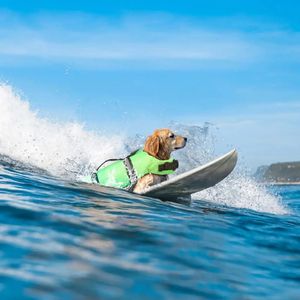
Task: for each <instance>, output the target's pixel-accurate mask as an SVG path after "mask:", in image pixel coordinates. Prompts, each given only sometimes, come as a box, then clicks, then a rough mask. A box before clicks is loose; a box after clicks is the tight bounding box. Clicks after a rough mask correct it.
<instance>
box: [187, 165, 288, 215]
mask: <svg viewBox="0 0 300 300" xmlns="http://www.w3.org/2000/svg"><path fill="white" fill-rule="evenodd" d="M193 199H195V200H196V199H203V200H207V201H212V202H214V203H217V204H222V205H227V206H232V207H237V208H247V209H252V210H255V211H259V212H266V213H273V214H288V213H290V211H289V210H288V209H287V208H286V207H285V206H284V205H283V203H282V202H281V199H279V197H276V196H275V195H272V194H270V193H269V192H268V191H267V189H266V188H265V187H264V186H262V185H260V184H258V183H257V182H256V181H255V180H254V179H252V178H251V177H249V176H247V175H245V174H243V173H241V172H239V171H234V172H233V173H232V174H231V175H230V176H229V177H227V178H226V179H225V180H223V181H222V182H220V183H219V184H217V185H216V186H214V187H212V188H210V189H207V190H204V191H202V192H199V193H197V194H194V195H193Z"/></svg>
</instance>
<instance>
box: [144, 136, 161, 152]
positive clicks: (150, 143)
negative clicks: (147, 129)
mask: <svg viewBox="0 0 300 300" xmlns="http://www.w3.org/2000/svg"><path fill="white" fill-rule="evenodd" d="M144 151H145V152H147V153H149V154H150V155H152V156H155V157H156V156H157V154H158V151H159V137H158V136H155V135H150V136H148V138H147V140H146V143H145V146H144Z"/></svg>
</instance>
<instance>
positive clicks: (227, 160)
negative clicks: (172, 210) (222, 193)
mask: <svg viewBox="0 0 300 300" xmlns="http://www.w3.org/2000/svg"><path fill="white" fill-rule="evenodd" d="M237 157H238V155H237V151H236V150H232V151H230V152H228V153H227V154H225V155H223V156H221V157H219V158H217V159H215V160H213V161H211V162H209V163H207V164H205V165H203V166H199V167H197V168H195V169H192V170H190V171H188V172H185V173H182V174H180V175H178V176H175V177H172V178H171V179H169V180H167V181H164V182H162V183H159V184H157V185H154V186H152V187H150V188H149V189H147V190H146V191H145V192H144V193H143V195H145V196H148V197H154V198H159V199H162V200H176V199H178V200H180V199H187V198H189V197H190V196H191V194H193V193H196V192H200V191H202V190H204V189H207V188H209V187H212V186H214V185H215V184H217V183H218V182H220V181H221V180H223V179H224V178H225V177H227V176H228V175H229V174H230V173H231V172H232V170H233V169H234V167H235V165H236V162H237Z"/></svg>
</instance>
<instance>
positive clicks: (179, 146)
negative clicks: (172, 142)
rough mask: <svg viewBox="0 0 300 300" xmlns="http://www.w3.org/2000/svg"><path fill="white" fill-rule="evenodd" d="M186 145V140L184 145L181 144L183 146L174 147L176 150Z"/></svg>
mask: <svg viewBox="0 0 300 300" xmlns="http://www.w3.org/2000/svg"><path fill="white" fill-rule="evenodd" d="M185 145H186V141H184V143H183V145H181V146H176V147H175V148H174V149H175V150H179V149H182V148H184V147H185Z"/></svg>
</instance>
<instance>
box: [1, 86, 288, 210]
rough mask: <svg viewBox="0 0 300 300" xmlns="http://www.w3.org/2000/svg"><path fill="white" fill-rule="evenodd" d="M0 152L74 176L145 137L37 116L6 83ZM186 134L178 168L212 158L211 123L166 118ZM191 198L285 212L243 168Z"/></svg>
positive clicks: (120, 154)
mask: <svg viewBox="0 0 300 300" xmlns="http://www.w3.org/2000/svg"><path fill="white" fill-rule="evenodd" d="M0 107H1V118H0V154H1V155H2V161H3V159H4V157H6V160H7V157H9V158H10V159H12V161H11V162H10V163H12V164H13V163H14V162H15V165H16V164H17V163H16V162H18V163H22V164H26V165H27V166H33V167H36V168H39V169H43V170H45V171H47V172H49V173H50V174H52V175H55V176H61V177H63V178H64V179H69V180H79V179H80V178H81V177H82V176H84V175H87V174H89V173H90V172H92V171H93V170H94V169H95V168H96V167H97V166H98V165H99V163H101V162H102V161H104V160H106V159H108V158H116V157H124V156H125V155H126V154H128V153H129V152H130V151H132V150H135V149H136V148H139V147H141V146H142V145H143V142H144V140H145V136H143V135H140V134H138V133H137V134H136V135H135V136H133V137H126V136H122V135H111V134H110V133H109V132H108V131H105V130H104V129H103V130H101V131H99V132H95V131H89V130H87V129H86V128H85V126H84V125H83V124H80V123H76V122H73V123H62V122H56V121H52V120H49V119H46V118H42V117H40V116H39V114H38V112H35V111H33V110H32V109H31V108H30V104H29V102H28V101H25V100H23V99H21V97H20V96H19V95H18V94H16V93H15V92H14V90H13V88H12V87H11V86H8V85H3V84H2V85H0ZM170 126H171V127H172V129H173V130H174V131H176V132H179V133H180V134H183V135H184V136H186V137H187V138H188V144H187V147H186V148H185V149H184V150H181V151H177V152H175V153H174V157H176V158H177V159H179V161H180V168H179V170H178V172H179V173H180V172H184V171H187V170H189V169H191V168H193V167H196V166H198V165H200V164H204V163H206V162H208V161H209V160H211V159H213V158H215V157H216V147H215V140H216V138H217V137H216V135H215V134H214V127H213V126H212V125H211V124H209V123H205V124H204V125H203V126H189V125H184V124H179V123H170ZM194 199H195V200H196V199H205V200H208V201H212V202H216V203H219V204H225V205H228V206H234V207H239V208H249V209H253V210H256V211H264V212H270V213H279V214H281V213H287V212H288V210H287V209H286V208H285V207H284V206H283V205H282V204H281V201H280V199H279V198H278V197H276V196H274V195H272V194H270V193H269V192H268V191H267V190H266V189H265V188H264V187H262V186H260V185H259V184H258V183H257V182H255V181H254V180H253V179H251V178H250V177H249V176H248V175H247V174H246V172H244V171H243V170H241V169H240V170H239V171H238V170H237V171H235V172H234V173H233V174H232V175H231V176H230V177H228V178H227V179H226V180H224V181H223V182H221V183H220V184H218V185H217V186H216V187H213V188H210V189H208V190H205V191H203V192H200V193H198V194H196V195H195V196H194Z"/></svg>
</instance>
